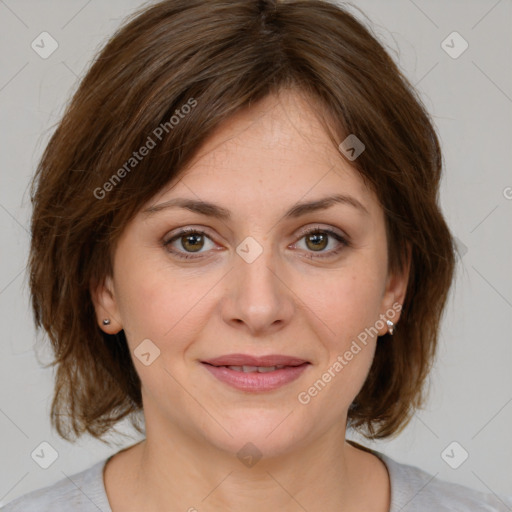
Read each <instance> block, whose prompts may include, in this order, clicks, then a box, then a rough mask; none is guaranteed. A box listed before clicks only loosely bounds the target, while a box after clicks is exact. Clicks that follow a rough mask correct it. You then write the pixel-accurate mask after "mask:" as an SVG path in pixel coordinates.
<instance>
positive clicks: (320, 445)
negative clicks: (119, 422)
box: [130, 428, 389, 512]
mask: <svg viewBox="0 0 512 512" xmlns="http://www.w3.org/2000/svg"><path fill="white" fill-rule="evenodd" d="M243 444H244V443H242V445H243ZM134 448H136V456H135V457H134V458H133V460H134V463H133V468H134V480H133V485H130V488H131V489H132V491H131V492H133V493H134V494H135V496H136V501H137V502H138V503H144V504H145V506H144V510H169V509H172V510H185V511H189V512H195V511H201V512H217V511H221V510H222V511H235V510H244V512H253V511H254V512H256V511H261V510H280V511H283V512H288V511H290V512H292V511H293V512H295V511H297V510H301V509H302V510H307V511H308V512H315V511H322V512H329V511H332V512H334V511H336V512H338V511H339V510H344V511H346V512H352V511H361V510H368V511H369V510H371V511H376V512H377V511H378V512H387V511H388V510H389V482H388V480H387V472H386V469H385V466H384V465H383V463H382V462H379V461H376V460H375V457H374V456H373V455H371V454H369V453H367V452H364V451H362V450H359V449H356V448H354V447H353V446H351V445H350V444H349V443H347V442H346V441H345V429H344V428H337V429H333V430H332V431H329V432H326V433H325V434H324V435H323V436H321V437H320V438H316V440H315V442H314V443H310V444H308V443H304V445H303V446H301V447H299V448H298V449H297V447H296V446H295V447H294V449H293V452H288V453H281V454H279V455H275V456H273V457H265V456H264V457H262V458H261V459H260V460H258V461H257V462H256V459H255V458H254V457H255V455H256V454H255V453H251V451H252V450H254V449H251V448H246V450H245V452H243V453H242V456H241V457H240V458H238V457H237V456H236V455H235V456H234V455H233V454H232V453H228V452H227V451H225V450H221V449H219V448H217V447H215V446H212V444H210V443H208V442H207V441H206V440H204V439H203V440H201V439H197V438H191V437H190V436H189V435H187V434H186V433H183V432H179V431H176V432H173V433H172V435H169V432H168V431H165V432H163V431H158V430H156V431H151V432H147V438H146V440H145V441H143V442H141V443H139V444H138V445H136V446H135V447H134ZM243 455H246V456H245V457H244V456H243ZM251 457H253V458H252V459H251ZM379 465H380V477H383V473H382V471H384V472H385V473H386V475H385V476H386V485H385V487H383V486H381V487H382V489H380V491H382V492H380V491H379V485H378V484H377V482H382V478H380V480H379V478H377V479H376V480H374V477H375V476H376V475H377V474H378V473H379ZM372 480H374V481H372ZM368 488H370V489H372V491H373V492H372V493H369V492H368ZM383 493H384V496H383ZM384 503H387V505H384Z"/></svg>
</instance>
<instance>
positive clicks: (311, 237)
mask: <svg viewBox="0 0 512 512" xmlns="http://www.w3.org/2000/svg"><path fill="white" fill-rule="evenodd" d="M322 239H323V240H322ZM326 240H327V237H326V236H325V235H322V234H315V235H309V237H308V242H310V241H313V244H314V245H313V247H312V248H313V249H315V248H316V249H318V248H320V249H324V248H325V242H326ZM319 242H320V245H318V243H319ZM322 242H323V244H322Z"/></svg>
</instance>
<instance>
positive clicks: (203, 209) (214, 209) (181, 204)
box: [143, 194, 369, 221]
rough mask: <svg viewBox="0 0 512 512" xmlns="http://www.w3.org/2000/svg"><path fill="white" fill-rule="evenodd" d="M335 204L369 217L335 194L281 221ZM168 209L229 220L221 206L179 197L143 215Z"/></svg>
mask: <svg viewBox="0 0 512 512" xmlns="http://www.w3.org/2000/svg"><path fill="white" fill-rule="evenodd" d="M335 204H345V205H349V206H352V207H353V208H355V209H357V210H358V211H359V212H360V213H362V214H364V215H369V212H368V210H367V209H366V207H365V206H364V205H363V204H362V203H361V202H360V201H358V200H357V199H356V198H355V197H352V196H348V195H344V194H336V195H330V196H327V197H323V198H321V199H316V200H314V201H309V202H305V203H297V204H295V205H294V206H292V207H291V208H290V209H289V210H288V211H287V212H286V213H285V214H284V215H283V216H282V217H281V220H283V219H290V218H297V217H301V216H302V215H306V214H308V213H311V212H316V211H319V210H326V209H327V208H330V207H331V206H334V205H335ZM168 208H184V209H186V210H190V211H191V212H194V213H199V214H201V215H207V216H209V217H214V218H217V219H221V220H225V221H229V220H231V212H230V211H229V210H227V209H226V208H223V207H222V206H219V205H216V204H214V203H209V202H208V201H198V200H195V199H186V198H181V197H176V198H173V199H170V200H169V201H165V202H163V203H160V204H156V205H153V206H150V207H149V208H146V209H145V210H144V211H143V213H144V214H145V215H147V216H150V215H154V214H155V213H158V212H160V211H162V210H166V209H168Z"/></svg>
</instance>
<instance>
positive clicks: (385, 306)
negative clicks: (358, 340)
mask: <svg viewBox="0 0 512 512" xmlns="http://www.w3.org/2000/svg"><path fill="white" fill-rule="evenodd" d="M411 253H412V249H411V246H410V244H407V254H406V262H405V265H404V269H403V271H402V272H400V273H398V274H397V273H394V274H391V273H389V274H388V278H387V281H386V287H385V289H384V294H383V297H382V303H381V315H380V318H381V319H383V320H384V327H383V328H382V329H379V336H383V335H384V334H386V333H387V332H388V326H387V324H386V320H391V321H392V322H393V323H394V324H395V325H396V324H397V323H398V320H399V319H400V314H401V311H402V306H403V304H404V301H405V295H406V292H407V284H408V282H409V275H410V271H411Z"/></svg>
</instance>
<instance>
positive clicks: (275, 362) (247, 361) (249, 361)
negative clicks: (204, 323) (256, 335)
mask: <svg viewBox="0 0 512 512" xmlns="http://www.w3.org/2000/svg"><path fill="white" fill-rule="evenodd" d="M202 362H203V363H206V364H210V365H212V366H241V367H243V366H246V367H251V366H252V367H258V368H261V367H271V366H281V367H284V366H300V365H301V364H304V363H308V362H309V361H306V360H305V359H300V358H298V357H292V356H284V355H279V354H270V355H267V356H251V355H247V354H228V355H224V356H219V357H214V358H213V359H207V360H205V361H202Z"/></svg>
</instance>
